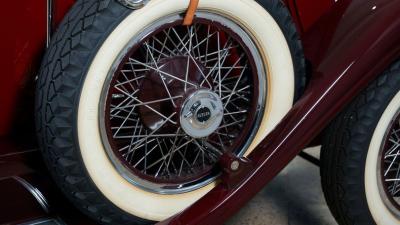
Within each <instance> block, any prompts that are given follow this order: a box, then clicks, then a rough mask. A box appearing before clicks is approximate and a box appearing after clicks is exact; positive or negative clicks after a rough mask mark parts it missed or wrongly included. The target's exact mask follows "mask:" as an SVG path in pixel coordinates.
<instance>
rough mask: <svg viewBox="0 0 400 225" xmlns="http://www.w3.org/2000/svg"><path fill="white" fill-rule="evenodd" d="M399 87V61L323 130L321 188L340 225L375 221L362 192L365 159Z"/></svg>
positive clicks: (354, 224)
mask: <svg viewBox="0 0 400 225" xmlns="http://www.w3.org/2000/svg"><path fill="white" fill-rule="evenodd" d="M399 90H400V61H398V62H396V63H394V64H392V65H391V66H390V68H389V69H387V70H386V71H385V72H384V73H383V74H382V75H380V76H379V77H378V78H377V79H375V80H374V81H373V82H372V83H370V84H369V86H368V87H367V88H366V89H365V90H364V91H362V93H360V94H359V95H358V96H357V97H356V98H355V99H354V100H353V101H352V103H350V104H349V105H348V106H347V107H346V109H345V110H343V111H342V112H341V113H340V114H339V115H338V116H337V117H336V119H335V120H334V121H332V122H331V124H330V125H329V126H328V128H326V130H325V131H324V136H323V141H322V143H323V144H322V149H321V182H322V188H323V191H324V195H325V199H326V201H327V203H328V206H329V208H330V210H331V212H332V214H333V216H334V217H335V219H336V221H337V222H338V223H339V224H340V225H369V224H375V222H374V220H373V218H372V215H371V213H370V211H369V208H368V203H367V199H366V194H365V187H364V175H365V173H364V169H365V162H366V158H367V154H368V148H369V144H370V141H371V138H372V135H373V132H374V130H375V127H376V125H377V124H378V122H379V119H380V117H381V115H382V114H383V112H384V111H385V109H386V107H387V105H388V104H389V102H390V101H391V99H392V98H393V97H394V95H396V94H397V92H398V91H399Z"/></svg>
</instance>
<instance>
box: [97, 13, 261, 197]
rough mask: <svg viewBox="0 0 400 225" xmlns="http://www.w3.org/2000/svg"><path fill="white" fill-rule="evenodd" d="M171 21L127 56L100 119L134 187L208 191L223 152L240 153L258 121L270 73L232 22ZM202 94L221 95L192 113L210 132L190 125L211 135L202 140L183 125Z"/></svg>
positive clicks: (109, 89)
mask: <svg viewBox="0 0 400 225" xmlns="http://www.w3.org/2000/svg"><path fill="white" fill-rule="evenodd" d="M213 16H214V15H213ZM174 18H176V19H175V20H172V21H173V22H168V23H164V24H162V25H160V26H157V27H156V28H155V29H153V30H152V31H151V32H148V33H147V35H146V36H144V37H142V38H140V41H136V42H134V44H133V45H132V46H130V47H128V48H127V49H128V51H126V53H125V54H122V57H121V60H119V62H118V63H117V64H116V65H117V66H116V67H115V70H114V71H112V73H110V82H109V83H108V84H107V85H106V86H105V87H104V91H103V93H104V94H103V95H104V96H103V97H104V105H103V106H102V108H103V110H104V116H103V117H100V123H102V124H104V130H103V133H104V135H103V137H104V138H103V142H105V145H106V148H107V147H109V148H110V149H111V151H110V152H111V153H110V152H109V155H110V157H111V158H112V159H113V160H114V161H113V162H114V164H118V165H122V166H123V171H125V172H126V173H125V176H124V177H125V178H127V177H128V179H129V180H130V181H132V182H133V183H134V184H137V185H139V186H140V187H144V188H145V189H147V190H150V191H154V192H158V193H169V190H170V189H171V193H175V192H178V191H176V190H172V189H174V188H175V189H180V190H182V191H183V190H185V191H188V190H192V189H190V187H193V189H194V188H199V187H201V186H204V185H205V184H207V183H209V182H210V181H211V180H212V179H213V178H215V176H216V175H217V174H218V173H219V169H218V168H217V166H216V162H217V161H218V158H219V156H220V155H221V154H222V153H223V152H225V151H230V152H233V153H235V154H241V153H243V149H244V148H246V147H247V146H248V145H249V141H251V140H252V138H253V136H254V134H255V132H256V130H257V128H258V125H259V123H260V121H261V118H262V115H261V114H262V113H263V108H264V105H265V95H266V90H265V87H266V85H265V82H266V80H265V79H266V78H265V77H266V75H265V72H263V67H261V68H260V66H259V64H260V63H257V62H256V61H257V60H260V59H257V58H255V57H254V54H255V53H254V52H255V50H254V49H255V47H254V46H255V45H253V46H252V47H253V48H251V47H249V44H248V40H251V39H250V38H248V40H247V42H246V40H245V39H244V38H243V36H242V35H243V34H244V33H245V32H244V30H240V32H242V33H241V34H242V35H238V34H237V31H238V30H232V29H231V27H229V24H228V25H227V24H222V23H220V22H218V21H217V20H215V19H213V20H210V19H207V18H201V17H198V18H195V20H194V23H193V25H192V26H189V27H187V26H182V25H180V24H181V23H182V19H181V18H180V17H174ZM215 18H220V16H215ZM221 18H222V17H221ZM169 21H171V19H169ZM237 27H239V26H237ZM237 27H235V28H237ZM257 57H258V58H260V57H259V55H257ZM260 71H262V72H261V74H260ZM260 77H261V78H260ZM263 77H264V78H263ZM200 91H203V92H206V93H210V95H212V96H218V97H215V98H218V99H217V100H216V102H214V103H215V104H214V103H212V102H211V101H209V102H210V104H208V103H207V102H208V100H204V101H203V100H201V101H200V102H205V103H204V104H208V105H209V107H208V108H207V107H205V106H203V105H202V104H203V103H202V104H200V106H199V109H196V110H197V111H196V113H197V114H196V115H193V118H195V119H193V120H199V121H200V122H201V123H198V124H200V126H204V127H205V128H204V129H203V128H197V127H196V126H195V125H192V126H193V130H194V131H193V133H194V134H196V131H198V130H199V131H203V130H204V131H207V132H210V134H209V135H207V136H204V137H203V136H201V137H197V136H194V135H192V133H190V132H188V131H187V130H185V127H184V126H182V125H183V124H181V123H182V118H183V117H184V116H185V115H183V114H182V113H183V112H184V110H185V107H186V105H185V104H186V103H185V102H187V101H188V100H191V98H195V97H198V96H197V94H198V93H199V92H200ZM193 96H194V97H193ZM189 102H190V101H189ZM218 103H220V104H221V105H222V106H223V107H222V111H223V114H218V113H215V118H217V119H218V118H219V117H218V116H220V117H221V119H220V120H221V122H220V123H218V120H217V119H214V117H212V118H213V119H214V120H213V121H212V120H211V119H210V117H211V115H214V114H213V112H214V111H213V112H211V111H212V110H211V111H210V110H209V109H214V108H218V107H216V106H215V105H218ZM195 105H196V104H194V105H193V106H191V107H192V108H193V107H194V106H195ZM188 107H189V106H188ZM189 108H190V107H189ZM208 111H210V112H208ZM217 115H218V116H217ZM189 121H192V119H190V120H189ZM199 121H197V122H199ZM214 121H216V122H214ZM208 122H209V123H210V124H211V125H218V128H217V129H215V130H212V129H211V127H212V126H211V125H208V124H207V123H208ZM213 123H214V124H213ZM190 124H192V123H190ZM203 124H205V125H203ZM196 129H198V130H196ZM207 129H210V130H207ZM190 131H191V130H190ZM246 145H247V146H246ZM126 175H128V176H126ZM131 175H132V176H131ZM160 186H161V187H162V188H161V189H164V190H161V189H160ZM153 187H157V188H154V189H153V190H152V188H153ZM182 187H186V188H182Z"/></svg>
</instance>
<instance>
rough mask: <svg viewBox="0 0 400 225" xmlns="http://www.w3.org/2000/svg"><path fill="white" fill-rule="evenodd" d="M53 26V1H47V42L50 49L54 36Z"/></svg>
mask: <svg viewBox="0 0 400 225" xmlns="http://www.w3.org/2000/svg"><path fill="white" fill-rule="evenodd" d="M52 24H53V0H47V40H46V47H49V44H50V39H51V35H52Z"/></svg>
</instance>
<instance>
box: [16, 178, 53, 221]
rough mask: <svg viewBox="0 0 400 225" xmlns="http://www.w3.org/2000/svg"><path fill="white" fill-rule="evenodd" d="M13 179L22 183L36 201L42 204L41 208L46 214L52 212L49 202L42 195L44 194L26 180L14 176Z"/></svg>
mask: <svg viewBox="0 0 400 225" xmlns="http://www.w3.org/2000/svg"><path fill="white" fill-rule="evenodd" d="M12 178H13V179H14V180H16V181H17V182H18V183H20V184H21V185H22V186H24V188H25V189H26V190H28V191H29V192H30V193H31V194H32V195H33V197H34V198H35V199H36V201H37V202H38V203H39V204H40V206H41V207H42V208H43V210H44V211H45V212H46V213H49V212H50V209H49V208H50V207H49V203H48V202H47V199H46V197H44V195H43V194H42V192H40V190H39V189H37V188H35V187H34V186H33V185H32V184H30V183H29V182H28V181H27V180H25V179H23V178H21V177H18V176H13V177H12Z"/></svg>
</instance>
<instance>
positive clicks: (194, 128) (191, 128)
mask: <svg viewBox="0 0 400 225" xmlns="http://www.w3.org/2000/svg"><path fill="white" fill-rule="evenodd" d="M223 116H224V107H223V105H222V101H221V98H220V97H219V95H217V94H216V93H214V92H212V91H211V90H205V89H201V90H198V91H196V92H195V93H193V94H192V95H191V96H189V97H188V98H187V99H186V100H185V102H184V103H183V105H182V109H181V115H180V125H181V127H182V129H183V130H184V131H185V133H186V134H188V135H189V136H191V137H194V138H202V137H207V136H209V135H210V134H212V133H213V132H214V131H215V130H217V129H218V127H219V126H220V124H221V122H222V117H223Z"/></svg>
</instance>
